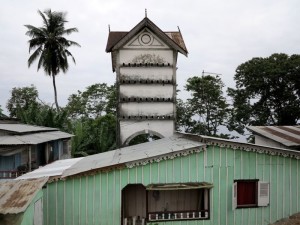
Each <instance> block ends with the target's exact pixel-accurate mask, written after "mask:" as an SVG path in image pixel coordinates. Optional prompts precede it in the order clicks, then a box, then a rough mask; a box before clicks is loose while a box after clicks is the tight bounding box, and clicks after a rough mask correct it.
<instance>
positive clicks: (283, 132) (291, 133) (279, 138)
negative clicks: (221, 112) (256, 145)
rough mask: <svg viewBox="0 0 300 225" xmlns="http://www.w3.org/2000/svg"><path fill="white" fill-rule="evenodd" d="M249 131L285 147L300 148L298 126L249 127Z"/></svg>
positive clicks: (299, 128) (299, 129) (299, 127)
mask: <svg viewBox="0 0 300 225" xmlns="http://www.w3.org/2000/svg"><path fill="white" fill-rule="evenodd" d="M247 128H248V129H249V130H250V131H252V132H253V133H255V134H258V135H261V136H263V137H266V138H269V139H271V140H273V141H276V142H278V143H281V144H283V145H285V146H288V147H290V146H300V126H249V127H247Z"/></svg>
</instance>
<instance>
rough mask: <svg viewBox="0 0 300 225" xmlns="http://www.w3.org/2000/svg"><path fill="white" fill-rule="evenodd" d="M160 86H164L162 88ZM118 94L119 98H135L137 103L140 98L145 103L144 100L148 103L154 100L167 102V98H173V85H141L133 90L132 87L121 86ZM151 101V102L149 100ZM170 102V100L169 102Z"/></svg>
mask: <svg viewBox="0 0 300 225" xmlns="http://www.w3.org/2000/svg"><path fill="white" fill-rule="evenodd" d="M162 86H164V87H163V88H162ZM120 93H122V96H120V97H121V98H132V97H135V98H137V101H138V100H139V99H140V98H143V101H146V100H145V99H144V98H147V100H148V101H153V100H154V101H155V100H156V98H160V99H161V98H164V100H168V98H170V99H172V98H173V85H171V84H164V85H163V84H158V85H157V84H155V85H151V86H149V85H147V84H142V85H139V87H138V88H136V89H135V88H133V87H132V85H128V84H127V85H122V86H121V87H120ZM153 98H154V99H153ZM151 99H152V100H151ZM169 101H170V100H169Z"/></svg>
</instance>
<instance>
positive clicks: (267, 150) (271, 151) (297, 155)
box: [202, 138, 300, 160]
mask: <svg viewBox="0 0 300 225" xmlns="http://www.w3.org/2000/svg"><path fill="white" fill-rule="evenodd" d="M202 141H203V142H204V143H206V144H207V145H213V146H218V147H220V148H232V149H234V150H236V149H239V150H242V151H246V152H257V153H259V154H267V155H272V156H283V157H290V158H294V159H297V160H298V159H300V152H297V151H291V150H288V149H287V150H284V149H276V148H271V147H265V146H256V145H251V144H243V143H237V142H234V143H230V142H226V141H221V140H207V139H206V138H203V139H202Z"/></svg>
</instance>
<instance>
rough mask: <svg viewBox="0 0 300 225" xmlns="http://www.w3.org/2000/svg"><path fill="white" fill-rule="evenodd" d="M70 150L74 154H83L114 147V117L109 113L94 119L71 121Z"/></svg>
mask: <svg viewBox="0 0 300 225" xmlns="http://www.w3.org/2000/svg"><path fill="white" fill-rule="evenodd" d="M72 126H73V129H72V131H73V133H74V134H75V137H74V138H73V139H72V150H73V154H74V155H75V156H85V155H90V154H95V153H100V152H105V151H109V150H112V149H115V148H116V117H115V116H114V115H111V114H106V115H104V116H99V117H98V118H96V119H92V118H81V119H77V120H74V121H73V124H72Z"/></svg>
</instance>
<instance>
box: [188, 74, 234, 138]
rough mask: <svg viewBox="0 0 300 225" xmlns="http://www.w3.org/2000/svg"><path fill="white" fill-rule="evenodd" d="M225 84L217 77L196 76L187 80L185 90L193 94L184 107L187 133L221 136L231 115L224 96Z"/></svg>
mask: <svg viewBox="0 0 300 225" xmlns="http://www.w3.org/2000/svg"><path fill="white" fill-rule="evenodd" d="M223 87H224V84H223V82H222V80H221V79H220V78H219V77H218V76H217V77H215V76H211V75H206V76H201V77H198V76H194V77H191V78H189V79H188V80H187V84H186V86H185V89H186V90H187V91H189V92H190V93H191V96H192V98H190V99H188V101H187V103H186V104H185V105H183V106H184V108H183V109H184V111H185V112H186V113H187V115H188V116H187V117H185V118H184V121H185V122H184V123H185V124H186V128H185V131H186V132H191V133H197V134H203V135H209V136H219V135H218V131H219V130H218V129H219V127H220V126H222V125H226V122H227V117H228V113H229V108H228V104H227V103H226V99H225V97H224V96H223V91H222V88H223Z"/></svg>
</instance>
